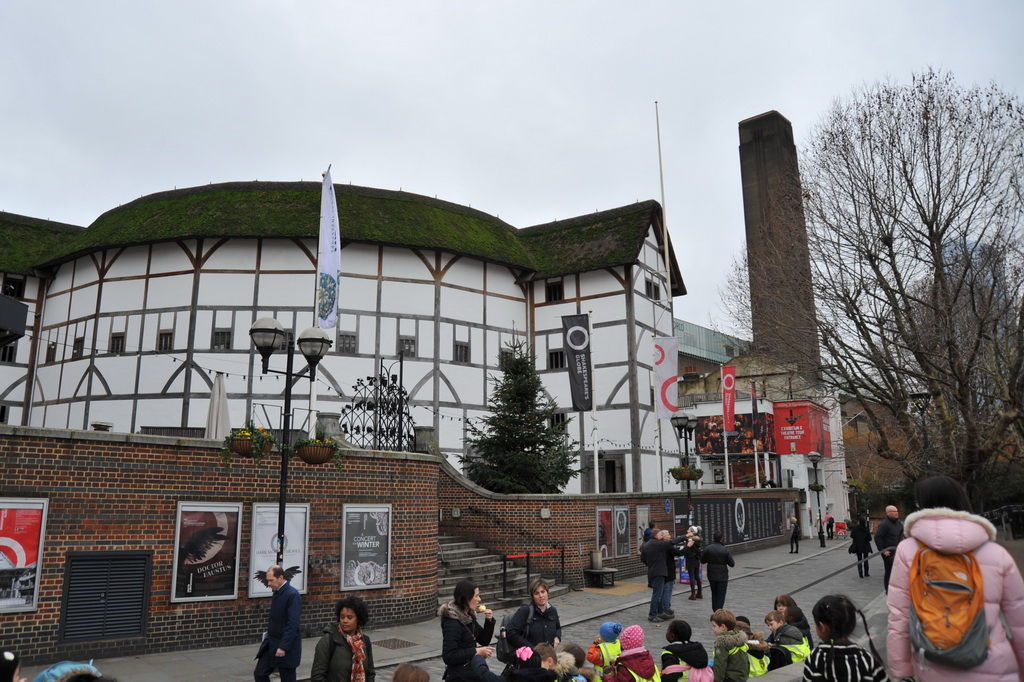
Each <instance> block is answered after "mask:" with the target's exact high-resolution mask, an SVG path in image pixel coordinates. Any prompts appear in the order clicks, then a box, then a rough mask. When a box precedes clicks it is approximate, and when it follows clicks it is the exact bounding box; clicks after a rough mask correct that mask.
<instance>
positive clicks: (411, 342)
mask: <svg viewBox="0 0 1024 682" xmlns="http://www.w3.org/2000/svg"><path fill="white" fill-rule="evenodd" d="M398 354H399V355H404V356H405V357H407V358H414V357H416V339H415V338H414V337H412V336H399V337H398Z"/></svg>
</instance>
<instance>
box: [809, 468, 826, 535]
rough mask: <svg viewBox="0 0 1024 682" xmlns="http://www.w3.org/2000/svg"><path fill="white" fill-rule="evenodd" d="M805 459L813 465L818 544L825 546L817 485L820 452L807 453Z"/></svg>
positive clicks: (819, 491) (819, 493) (819, 492)
mask: <svg viewBox="0 0 1024 682" xmlns="http://www.w3.org/2000/svg"><path fill="white" fill-rule="evenodd" d="M807 459H809V460H811V464H813V465H814V487H815V488H818V490H815V491H814V494H815V495H817V496H818V542H820V543H821V546H822V547H824V546H825V528H824V527H823V526H822V525H821V489H820V487H821V484H820V483H818V462H820V461H821V453H820V452H809V453H807Z"/></svg>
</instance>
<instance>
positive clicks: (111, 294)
mask: <svg viewBox="0 0 1024 682" xmlns="http://www.w3.org/2000/svg"><path fill="white" fill-rule="evenodd" d="M145 293H146V291H145V286H144V284H143V281H142V280H116V281H113V282H104V283H103V296H102V299H101V300H100V312H102V313H117V312H120V311H122V310H139V309H140V308H142V307H143V305H144V298H143V297H144V295H145ZM76 294H77V292H76Z"/></svg>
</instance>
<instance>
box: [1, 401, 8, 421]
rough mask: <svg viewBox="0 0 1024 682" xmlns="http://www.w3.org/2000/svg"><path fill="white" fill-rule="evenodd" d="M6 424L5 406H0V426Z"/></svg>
mask: <svg viewBox="0 0 1024 682" xmlns="http://www.w3.org/2000/svg"><path fill="white" fill-rule="evenodd" d="M6 423H7V406H6V405H0V424H6Z"/></svg>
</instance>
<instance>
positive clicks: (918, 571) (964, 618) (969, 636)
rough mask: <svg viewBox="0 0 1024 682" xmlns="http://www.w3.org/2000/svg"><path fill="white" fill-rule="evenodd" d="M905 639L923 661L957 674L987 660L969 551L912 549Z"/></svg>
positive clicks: (980, 594)
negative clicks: (946, 667) (907, 622)
mask: <svg viewBox="0 0 1024 682" xmlns="http://www.w3.org/2000/svg"><path fill="white" fill-rule="evenodd" d="M910 641H911V644H912V645H913V646H914V649H915V650H916V651H917V652H919V654H920V655H921V656H923V657H924V658H927V659H928V660H930V661H934V662H935V663H939V664H941V665H946V666H950V667H952V668H958V669H960V670H968V669H970V668H973V667H975V666H977V665H979V664H981V663H982V662H983V661H984V660H985V658H986V657H987V656H988V645H989V632H988V623H987V622H986V620H985V590H984V586H983V585H982V577H981V568H980V567H979V566H978V562H977V560H976V559H975V558H974V554H973V553H972V552H968V553H967V554H942V553H941V552H937V551H935V550H934V549H931V548H929V547H925V546H922V547H921V548H920V549H918V550H917V554H915V555H914V560H913V561H912V562H911V564H910Z"/></svg>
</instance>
